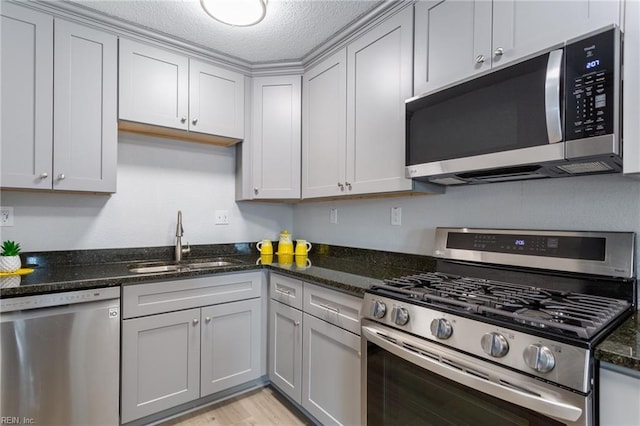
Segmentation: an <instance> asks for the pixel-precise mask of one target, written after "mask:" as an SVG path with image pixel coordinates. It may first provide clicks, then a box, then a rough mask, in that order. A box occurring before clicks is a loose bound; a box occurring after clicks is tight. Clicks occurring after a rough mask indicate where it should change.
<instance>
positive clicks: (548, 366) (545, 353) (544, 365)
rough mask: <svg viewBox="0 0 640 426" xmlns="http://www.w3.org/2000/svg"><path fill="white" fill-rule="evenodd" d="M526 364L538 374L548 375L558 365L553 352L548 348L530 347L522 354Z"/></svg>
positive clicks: (540, 346)
mask: <svg viewBox="0 0 640 426" xmlns="http://www.w3.org/2000/svg"><path fill="white" fill-rule="evenodd" d="M522 357H523V358H524V362H525V364H527V365H528V366H529V367H530V368H532V369H533V370H535V371H537V372H538V373H548V372H549V371H551V370H553V367H555V365H556V358H555V357H554V356H553V352H551V349H549V348H548V347H546V346H542V345H529V346H527V348H526V349H525V350H524V353H523V354H522Z"/></svg>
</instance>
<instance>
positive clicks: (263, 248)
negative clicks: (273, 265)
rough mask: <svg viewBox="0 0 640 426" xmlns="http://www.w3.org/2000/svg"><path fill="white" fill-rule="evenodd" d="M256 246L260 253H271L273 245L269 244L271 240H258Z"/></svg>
mask: <svg viewBox="0 0 640 426" xmlns="http://www.w3.org/2000/svg"><path fill="white" fill-rule="evenodd" d="M256 248H257V249H258V251H259V252H260V254H271V255H273V245H272V244H271V240H262V241H258V243H257V244H256Z"/></svg>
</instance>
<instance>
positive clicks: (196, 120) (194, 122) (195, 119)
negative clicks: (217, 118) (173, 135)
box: [191, 118, 198, 126]
mask: <svg viewBox="0 0 640 426" xmlns="http://www.w3.org/2000/svg"><path fill="white" fill-rule="evenodd" d="M191 124H193V125H194V126H195V125H196V124H198V119H197V118H194V119H193V120H191Z"/></svg>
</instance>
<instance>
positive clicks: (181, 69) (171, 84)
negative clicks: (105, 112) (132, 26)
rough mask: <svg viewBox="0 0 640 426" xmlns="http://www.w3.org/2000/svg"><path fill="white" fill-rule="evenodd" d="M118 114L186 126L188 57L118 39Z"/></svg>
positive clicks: (142, 120)
mask: <svg viewBox="0 0 640 426" xmlns="http://www.w3.org/2000/svg"><path fill="white" fill-rule="evenodd" d="M119 77H120V93H119V101H120V109H119V118H120V119H121V120H130V121H136V122H140V123H147V124H152V125H157V126H164V127H172V128H174V129H180V130H188V129H189V121H188V120H189V58H187V57H186V56H183V55H180V54H177V53H173V52H170V51H168V50H164V49H160V48H157V47H153V46H149V45H146V44H142V43H137V42H135V41H131V40H127V39H124V38H121V39H120V74H119Z"/></svg>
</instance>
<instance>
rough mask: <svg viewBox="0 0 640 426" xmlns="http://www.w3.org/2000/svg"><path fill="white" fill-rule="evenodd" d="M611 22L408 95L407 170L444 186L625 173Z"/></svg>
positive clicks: (618, 37) (616, 41)
mask: <svg viewBox="0 0 640 426" xmlns="http://www.w3.org/2000/svg"><path fill="white" fill-rule="evenodd" d="M621 44H622V34H621V32H620V30H619V28H618V27H616V26H614V25H611V26H609V27H607V28H604V29H602V30H599V31H596V32H594V33H590V34H587V35H585V36H583V37H580V38H578V39H573V40H570V41H568V42H566V43H563V44H562V45H560V46H556V47H555V48H553V49H549V50H546V51H544V52H543V53H539V54H537V55H534V56H532V57H529V58H526V59H524V60H522V61H520V62H518V63H515V64H508V65H506V66H504V67H501V68H499V69H496V70H493V71H490V72H488V73H486V74H483V75H481V76H478V77H476V78H473V79H469V80H466V81H463V82H461V83H459V84H455V85H451V86H448V87H445V88H443V89H441V90H438V91H435V92H431V93H427V94H425V95H422V96H418V97H415V98H411V99H409V100H407V101H406V113H407V114H406V120H407V126H406V132H407V134H406V155H407V162H406V165H407V166H406V175H407V177H409V178H412V179H416V180H421V181H427V182H432V183H437V184H441V185H459V184H475V183H489V182H503V181H512V180H523V179H539V178H548V177H563V176H574V175H583V174H592V173H612V172H620V171H621V170H622V137H621V123H620V120H621V111H620V108H621V104H622V102H621V101H622V99H621V97H622V96H621V93H622V90H621V86H622V82H621V67H622V58H621Z"/></svg>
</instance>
